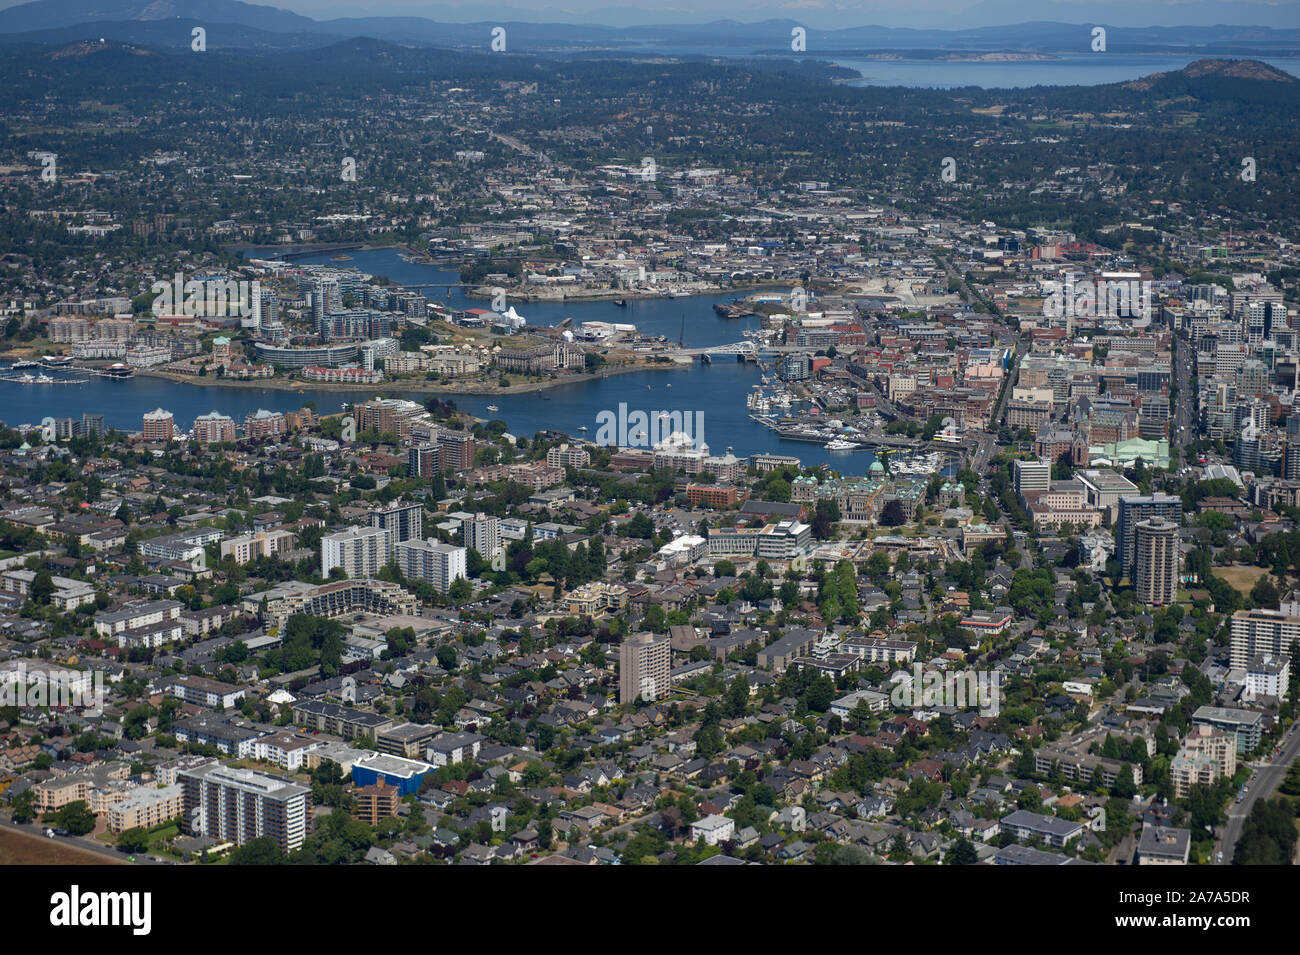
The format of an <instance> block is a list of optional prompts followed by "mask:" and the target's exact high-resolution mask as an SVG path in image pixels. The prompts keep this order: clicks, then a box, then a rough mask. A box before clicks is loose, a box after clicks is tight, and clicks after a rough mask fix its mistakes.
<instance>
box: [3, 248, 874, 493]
mask: <svg viewBox="0 0 1300 955" xmlns="http://www.w3.org/2000/svg"><path fill="white" fill-rule="evenodd" d="M273 251H275V250H262V249H258V250H251V249H250V250H246V253H245V254H246V255H248V256H250V257H252V256H255V255H268V254H270V253H272V252H273ZM336 254H337V253H322V254H320V255H318V256H308V257H300V258H295V259H294V260H293V261H294V262H295V263H303V264H320V265H331V266H336V267H354V268H358V269H360V270H362V271H363V272H366V273H368V274H371V275H382V276H387V277H388V278H389V279H391V280H392V281H393V282H396V283H399V284H403V285H413V284H416V283H419V282H432V283H453V282H456V281H457V279H458V276H457V273H456V272H455V271H454V270H448V269H445V268H439V267H436V266H429V265H421V264H418V263H412V262H408V261H406V260H404V259H403V258H402V257H401V254H400V252H399V251H398V250H397V249H373V250H359V251H355V252H349V253H346V254H347V255H348V257H349V258H348V260H347V261H334V257H335V255H336ZM785 291H788V290H785ZM426 294H427V295H428V296H429V297H430V298H433V299H435V300H437V301H440V302H444V303H446V304H447V305H448V306H450V307H452V308H482V307H486V303H484V302H482V301H478V300H475V299H470V298H468V297H466V296H465V295H464V293H463V291H462V290H461V289H460V288H453V289H451V296H450V297H449V298H448V297H447V290H446V289H430V290H429V291H428V292H427V293H426ZM735 297H737V296H736V295H735V294H734V293H721V294H714V295H701V296H693V297H690V298H662V299H645V300H636V299H629V300H628V303H627V307H626V308H620V307H619V306H617V305H615V304H614V303H613V302H568V303H566V302H531V303H530V302H524V303H518V304H516V306H515V307H516V308H517V310H518V311H519V313H520V314H522V315H523V316H524V317H525V318H526V319H527V321H528V323H529V324H530V325H555V324H558V323H559V322H560V321H562V320H563V319H565V318H572V319H573V321H574V324H578V323H581V322H587V321H605V322H627V323H631V324H634V325H636V326H637V329H638V331H639V332H641V333H643V334H648V335H666V336H667V337H668V338H670V339H672V340H674V341H676V340H677V338H678V336H679V335H682V334H683V325H684V328H685V331H684V337H685V342H686V344H687V346H688V347H689V346H692V345H695V346H702V347H708V346H712V345H723V344H727V343H730V342H736V341H740V340H741V332H742V331H744V330H746V329H753V328H757V327H758V326H759V319H757V318H755V317H748V318H741V319H723V318H719V317H718V316H717V315H716V314H715V313H714V311H713V305H714V303H715V302H726V301H730V300H731V299H733V298H735ZM48 374H50V375H52V376H66V375H68V374H71V373H67V372H56V371H51V372H48ZM759 381H760V372H759V369H758V368H757V367H756V366H755V365H754V364H752V363H741V362H738V361H736V360H734V359H732V358H729V357H719V358H715V359H714V361H713V363H712V364H710V365H703V364H701V363H699V362H695V363H692V364H690V365H679V366H673V367H672V368H671V369H668V370H653V371H643V372H633V373H629V374H621V375H611V376H609V377H608V378H602V377H600V375H599V374H596V375H592V376H589V377H584V378H581V379H578V380H576V381H574V382H573V383H571V384H564V385H559V386H556V387H552V388H548V389H546V390H545V391H542V392H527V393H522V394H499V395H455V396H451V400H452V401H454V402H455V403H456V405H457V407H459V408H463V409H464V410H466V411H468V412H470V413H471V414H474V415H476V416H478V417H481V418H488V419H493V418H495V419H500V420H502V421H504V422H505V423H506V426H507V429H508V430H509V431H510V432H511V433H512V434H517V435H522V436H531V435H533V434H534V433H536V432H537V431H539V430H542V429H552V430H558V431H563V432H566V433H568V434H571V435H573V436H574V437H583V438H589V439H592V440H594V439H595V437H596V431H597V420H596V419H597V415H598V414H600V412H602V411H609V412H611V413H613V414H614V415H617V414H618V411H619V405H620V404H625V405H626V406H627V409H628V412H629V413H630V412H632V411H642V412H645V414H646V415H647V416H648V417H650V418H652V419H653V418H655V417H657V415H658V413H659V412H661V411H665V412H669V413H672V412H682V414H683V417H684V416H685V415H686V414H688V413H689V414H691V415H692V416H693V415H694V414H695V412H697V411H702V412H703V416H704V417H703V423H704V441H705V442H706V443H707V444H708V445H709V448H710V450H711V451H712V452H713V453H715V454H722V453H724V452H725V451H726V449H727V448H732V449H733V451H734V453H735V454H736V455H737V456H738V457H744V456H746V455H749V454H753V453H756V452H760V451H767V452H772V453H775V454H788V455H793V456H795V457H798V458H799V459H800V460H801V461H802V462H803V464H804V465H816V464H825V465H827V466H829V467H831V468H834V469H835V470H838V471H843V472H845V473H863V472H865V471H866V469H867V468H868V467H869V466H870V464H871V462H872V460H873V456H872V455H871V453H870V452H869V451H851V452H842V451H841V452H836V451H827V450H825V448H823V447H822V446H821V445H817V444H810V443H807V442H802V441H783V440H781V439H779V438H778V436H777V435H776V434H775V433H774V432H772V431H770V430H769V429H767V428H765V427H764V426H763V425H761V424H759V423H758V422H756V421H754V420H752V419H751V418H750V417H749V414H750V412H749V409H748V407H747V406H746V398H747V397H748V395H749V394H750V392H751V390H752V388H753V386H754V385H755V384H757V383H759ZM375 390H376V392H383V393H384V394H386V395H390V396H402V397H409V398H411V399H412V400H415V401H423V400H425V399H426V398H427V397H428V396H429V395H428V393H427V392H421V393H407V392H403V391H402V390H401V389H400V388H396V387H393V386H379V387H377V388H376V389H375ZM367 397H368V394H367V393H365V392H357V391H353V392H340V391H323V390H318V389H312V388H310V387H307V386H303V388H302V389H301V390H297V389H295V390H292V391H288V390H281V389H275V388H259V387H253V386H240V387H232V386H222V385H203V384H197V383H194V384H192V383H188V382H185V383H181V382H173V381H169V380H165V379H160V378H151V377H149V376H147V375H137V376H136V377H135V378H133V379H130V380H128V381H113V380H108V379H103V378H91V379H90V380H89V381H88V382H86V383H84V384H80V385H64V386H55V385H35V384H18V383H13V382H3V381H0V420H3V421H4V422H5V423H6V424H8V425H11V426H17V425H20V424H33V425H36V424H39V423H40V421H41V419H42V418H44V417H46V416H50V417H55V418H62V417H80V415H81V414H82V413H84V412H92V413H101V414H103V415H104V418H105V423H106V424H107V425H108V426H109V427H115V428H118V429H121V430H124V431H138V430H139V429H140V426H141V418H142V416H143V415H144V414H145V413H146V412H148V411H153V410H154V409H155V408H159V407H161V408H164V409H166V410H167V411H170V412H172V414H173V415H175V418H176V423H177V425H178V426H179V427H181V428H189V427H190V426H191V425H192V424H193V422H194V419H195V418H196V417H198V416H199V415H203V414H207V413H208V412H210V411H213V410H216V411H220V412H221V413H223V414H227V415H230V416H231V417H232V418H234V419H235V420H236V422H242V421H243V418H244V417H245V416H246V415H248V414H250V413H251V412H254V411H257V410H258V409H259V408H266V409H268V410H273V411H289V410H294V409H297V408H299V407H301V406H302V404H303V403H304V402H305V401H315V402H316V405H317V407H318V408H319V410H320V412H321V413H322V414H329V413H332V412H336V411H339V410H340V409H341V408H342V407H343V405H344V403H345V402H356V401H364V400H365V399H366V398H367ZM488 405H496V406H497V407H498V408H499V409H500V410H499V411H495V412H489V411H488V410H487V406H488ZM584 426H585V427H586V429H587V430H586V431H585V432H584V431H582V430H581V429H582V428H583V427H584Z"/></svg>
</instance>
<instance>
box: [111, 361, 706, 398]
mask: <svg viewBox="0 0 1300 955" xmlns="http://www.w3.org/2000/svg"><path fill="white" fill-rule="evenodd" d="M685 367H687V364H686V363H683V362H677V361H666V362H653V363H650V364H644V365H619V366H615V367H613V368H605V369H603V371H604V374H590V375H566V376H563V377H560V378H554V379H549V378H548V379H547V380H545V381H528V382H522V383H520V384H512V385H510V386H509V387H506V388H501V387H497V386H494V385H490V384H482V383H474V384H470V385H466V386H460V387H458V386H455V385H447V384H444V383H441V382H436V381H402V380H401V379H395V380H388V381H380V382H375V383H374V384H369V385H362V384H356V385H353V384H345V383H340V382H325V381H299V380H297V379H291V378H258V379H252V380H242V379H238V378H217V377H216V376H214V375H205V376H203V377H201V378H200V377H198V376H197V375H180V374H176V373H174V372H166V371H157V370H155V369H152V368H139V369H136V377H138V378H157V379H160V380H163V381H171V382H174V383H176V384H181V385H196V386H202V385H212V386H215V387H220V388H236V389H238V388H243V389H255V388H269V389H271V390H273V391H299V392H304V393H305V392H308V391H324V392H339V393H343V394H348V393H357V394H376V393H381V392H384V393H386V392H417V393H423V394H434V395H469V396H471V397H490V396H492V395H518V394H527V393H528V392H534V391H546V390H548V389H550V388H557V387H560V386H562V385H573V384H581V383H583V382H588V381H592V380H596V379H600V378H612V377H614V376H617V375H629V374H632V373H634V372H638V371H660V370H672V369H677V368H685ZM506 377H507V378H509V377H510V376H509V375H507V376H506Z"/></svg>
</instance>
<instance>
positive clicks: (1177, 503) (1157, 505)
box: [1115, 494, 1183, 580]
mask: <svg viewBox="0 0 1300 955" xmlns="http://www.w3.org/2000/svg"><path fill="white" fill-rule="evenodd" d="M1153 517H1163V518H1164V519H1165V520H1167V521H1170V522H1172V523H1174V524H1179V525H1181V524H1182V523H1183V499H1182V498H1180V497H1175V496H1173V495H1170V494H1140V495H1133V496H1130V497H1121V498H1120V499H1119V518H1118V522H1117V526H1116V528H1115V558H1116V559H1117V560H1118V561H1119V566H1120V575H1121V576H1122V577H1128V578H1129V579H1130V580H1132V579H1133V568H1134V566H1135V564H1136V563H1137V553H1136V550H1135V548H1134V530H1133V529H1134V528H1135V527H1136V526H1137V525H1138V524H1139V523H1140V522H1142V521H1149V520H1151V518H1153Z"/></svg>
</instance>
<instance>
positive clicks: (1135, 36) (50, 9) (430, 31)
mask: <svg viewBox="0 0 1300 955" xmlns="http://www.w3.org/2000/svg"><path fill="white" fill-rule="evenodd" d="M1044 6H1050V5H1038V6H1037V7H1036V8H1037V9H1043V8H1044ZM1058 6H1059V5H1058ZM1107 6H1108V5H1101V6H1100V7H1098V8H1097V9H1104V8H1106V7H1107ZM1196 6H1198V7H1204V6H1206V5H1205V4H1197V5H1196ZM1019 7H1020V9H1023V7H1024V4H1023V3H1021V4H1019ZM453 9H462V10H463V9H466V8H453ZM472 9H473V10H474V11H475V12H476V13H477V14H478V17H479V19H476V20H475V21H474V22H445V21H438V20H432V19H428V18H425V17H412V16H370V17H338V18H333V19H321V20H317V19H313V18H311V17H307V16H303V15H301V14H298V13H293V12H291V11H289V10H283V9H279V8H277V7H272V6H265V5H260V4H251V3H243V2H240V0H33V2H30V3H23V4H19V5H17V6H14V7H10V8H9V9H7V10H5V11H4V12H3V13H2V14H0V43H42V44H48V43H65V42H71V41H75V40H80V39H97V38H100V37H103V38H105V39H112V40H117V41H119V42H123V43H138V44H147V45H154V46H158V47H161V48H168V47H176V48H181V47H184V48H188V46H189V44H190V33H191V30H192V29H193V27H195V26H202V27H204V28H205V29H206V31H207V43H208V47H209V48H211V49H222V48H259V47H260V48H295V47H310V46H325V45H328V44H330V43H333V42H336V41H338V40H339V39H347V38H352V37H371V38H374V39H379V40H386V41H389V42H392V43H399V44H404V45H426V46H435V47H462V48H471V49H472V48H479V49H486V48H487V47H488V44H489V41H490V38H491V31H492V28H493V27H495V26H504V27H506V30H507V37H508V49H509V50H510V51H512V52H519V51H584V50H593V49H600V50H621V51H629V52H645V53H655V52H668V53H680V52H690V51H695V52H705V51H715V50H716V51H733V52H759V51H766V52H784V53H787V54H788V53H789V52H790V51H789V44H790V36H791V30H792V29H793V28H795V27H797V26H804V23H802V22H801V21H798V20H791V19H767V20H760V21H757V22H741V21H738V20H722V19H719V20H712V21H708V22H685V21H684V22H680V23H663V24H656V25H637V26H632V25H604V24H602V23H600V22H598V21H597V20H595V19H592V18H587V19H585V20H584V21H583V22H580V23H574V22H564V21H563V20H558V19H557V20H554V21H551V22H530V21H526V20H522V19H518V17H519V16H521V15H524V14H526V13H527V11H521V10H518V9H517V8H499V9H500V10H501V11H502V12H506V13H508V14H510V15H511V18H503V19H490V18H489V17H490V16H491V12H492V9H493V8H490V7H487V6H482V7H476V8H472ZM995 9H1002V8H1001V7H998V6H997V5H996V4H994V5H992V6H989V10H995ZM1007 9H1008V11H1009V10H1010V9H1011V8H1007ZM1061 9H1069V8H1064V7H1061ZM610 12H611V16H613V11H610ZM623 13H624V14H626V10H624V11H623ZM566 19H568V18H567V17H566ZM1098 25H1103V26H1106V28H1107V31H1108V36H1107V49H1108V51H1109V52H1115V53H1158V52H1169V53H1179V54H1186V53H1188V52H1192V53H1204V54H1210V55H1223V56H1228V55H1232V56H1284V55H1288V54H1296V53H1298V52H1300V28H1296V27H1287V28H1281V27H1267V26H1232V25H1222V24H1220V25H1202V26H1150V27H1132V26H1116V25H1110V24H1108V23H1107V22H1106V21H1105V20H1101V21H1100V23H1099V24H1098ZM806 29H807V48H808V50H809V51H812V52H817V53H822V54H843V53H848V52H853V53H862V52H902V51H929V52H930V53H931V54H933V53H935V52H941V53H942V52H947V53H969V54H977V53H997V52H1012V53H1021V54H1035V53H1036V54H1059V53H1081V52H1088V50H1089V44H1090V42H1091V29H1092V23H1089V22H1088V21H1087V20H1086V19H1082V20H1081V22H1079V23H1065V22H1057V21H1039V22H1027V23H1016V24H1013V25H1001V26H983V27H970V28H957V29H944V30H940V29H916V28H906V27H885V26H878V25H863V26H850V27H841V28H837V29H820V28H817V27H815V26H812V25H808V26H807V27H806Z"/></svg>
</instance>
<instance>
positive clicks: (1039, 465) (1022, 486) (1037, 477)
mask: <svg viewBox="0 0 1300 955" xmlns="http://www.w3.org/2000/svg"><path fill="white" fill-rule="evenodd" d="M1011 470H1012V473H1013V476H1014V477H1015V482H1016V493H1017V494H1019V495H1021V496H1022V497H1023V496H1025V495H1026V494H1033V493H1036V492H1040V491H1046V490H1048V488H1050V487H1051V486H1052V462H1051V461H1013V462H1011Z"/></svg>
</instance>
